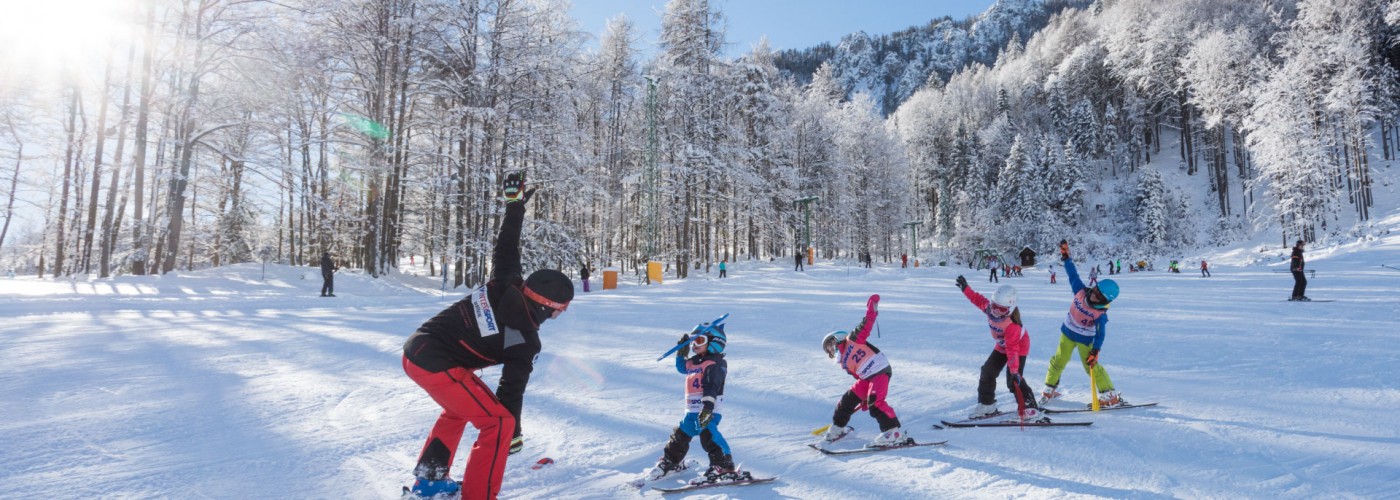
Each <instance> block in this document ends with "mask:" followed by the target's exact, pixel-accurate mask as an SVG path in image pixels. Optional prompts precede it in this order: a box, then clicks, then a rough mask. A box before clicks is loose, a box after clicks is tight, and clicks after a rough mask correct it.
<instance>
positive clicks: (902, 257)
mask: <svg viewBox="0 0 1400 500" xmlns="http://www.w3.org/2000/svg"><path fill="white" fill-rule="evenodd" d="M899 267H900V268H906V267H909V254H907V253H902V254H899Z"/></svg>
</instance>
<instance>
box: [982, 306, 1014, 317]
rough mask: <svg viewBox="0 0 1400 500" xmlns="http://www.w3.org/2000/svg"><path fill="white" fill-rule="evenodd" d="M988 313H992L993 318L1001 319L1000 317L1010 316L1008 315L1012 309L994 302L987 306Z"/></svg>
mask: <svg viewBox="0 0 1400 500" xmlns="http://www.w3.org/2000/svg"><path fill="white" fill-rule="evenodd" d="M987 312H989V313H991V314H992V316H996V317H998V318H1000V317H1003V316H1006V315H1008V314H1011V308H1010V307H1006V306H1003V305H1001V304H998V303H996V302H992V303H991V304H988V305H987Z"/></svg>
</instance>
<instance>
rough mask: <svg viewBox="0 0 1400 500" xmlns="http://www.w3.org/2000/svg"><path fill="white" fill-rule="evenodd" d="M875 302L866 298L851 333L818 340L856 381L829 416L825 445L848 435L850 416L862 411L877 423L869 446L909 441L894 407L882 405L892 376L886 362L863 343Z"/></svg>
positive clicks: (875, 297)
mask: <svg viewBox="0 0 1400 500" xmlns="http://www.w3.org/2000/svg"><path fill="white" fill-rule="evenodd" d="M879 302H880V296H879V295H871V296H870V300H869V301H867V302H866V310H865V318H864V319H862V320H861V322H860V324H859V325H856V328H855V330H853V331H851V332H846V331H839V330H838V331H834V332H831V333H828V334H826V337H825V338H823V339H822V349H823V350H825V351H826V357H827V358H830V359H834V360H836V364H837V365H838V366H840V367H841V369H843V370H845V371H846V373H849V374H850V375H851V376H852V377H855V379H856V382H855V383H854V384H852V385H851V388H850V389H849V390H847V391H846V394H845V395H843V396H841V401H840V402H839V403H837V404H836V413H834V414H833V415H832V416H831V426H830V427H829V428H828V429H827V432H826V441H827V442H831V441H835V440H837V439H840V438H841V437H842V436H845V435H846V434H847V433H849V432H851V431H852V430H853V429H852V428H851V427H847V426H846V424H848V423H850V421H851V415H852V414H854V413H855V412H856V411H859V410H866V409H868V410H870V416H872V417H875V421H876V422H878V423H879V424H880V435H879V436H877V437H876V438H875V440H874V441H872V442H871V443H870V445H871V446H895V445H901V444H908V443H909V442H912V441H913V438H910V437H909V435H908V433H906V432H904V429H903V428H902V427H901V426H900V424H899V417H898V416H897V415H895V413H894V408H891V407H890V405H889V403H886V402H885V395H886V394H888V393H889V389H890V376H891V375H892V374H893V373H894V372H893V370H892V369H891V368H890V361H889V359H888V358H886V357H885V355H884V353H881V352H880V349H878V348H876V347H875V346H873V345H870V344H869V343H866V340H868V339H869V338H870V329H871V328H874V326H875V316H876V315H877V314H878V312H877V311H876V304H878V303H879Z"/></svg>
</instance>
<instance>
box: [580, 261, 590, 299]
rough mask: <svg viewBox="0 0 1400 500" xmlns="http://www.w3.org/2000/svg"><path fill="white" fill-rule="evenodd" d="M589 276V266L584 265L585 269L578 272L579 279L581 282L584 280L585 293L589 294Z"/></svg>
mask: <svg viewBox="0 0 1400 500" xmlns="http://www.w3.org/2000/svg"><path fill="white" fill-rule="evenodd" d="M588 276H589V275H588V264H584V265H583V267H582V268H580V269H579V270H578V277H579V279H580V280H583V293H588Z"/></svg>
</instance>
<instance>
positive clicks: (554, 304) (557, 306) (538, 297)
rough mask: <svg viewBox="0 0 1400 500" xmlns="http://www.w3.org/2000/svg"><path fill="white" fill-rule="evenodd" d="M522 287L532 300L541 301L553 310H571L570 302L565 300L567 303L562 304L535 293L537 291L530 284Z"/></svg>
mask: <svg viewBox="0 0 1400 500" xmlns="http://www.w3.org/2000/svg"><path fill="white" fill-rule="evenodd" d="M520 289H521V290H522V291H524V292H525V296H526V297H529V298H530V300H533V301H535V302H538V303H540V304H541V305H543V306H545V307H548V308H550V309H553V310H555V311H559V312H564V311H567V310H569V303H568V302H565V303H563V304H560V303H558V302H555V301H552V300H549V299H546V298H544V296H543V295H540V294H538V293H535V291H534V290H531V289H530V287H528V286H522V287H520Z"/></svg>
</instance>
